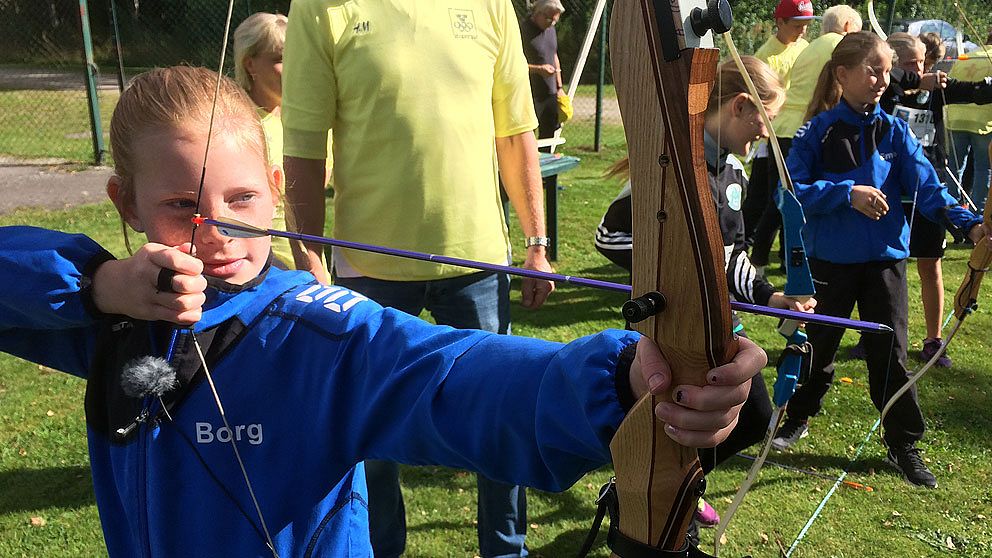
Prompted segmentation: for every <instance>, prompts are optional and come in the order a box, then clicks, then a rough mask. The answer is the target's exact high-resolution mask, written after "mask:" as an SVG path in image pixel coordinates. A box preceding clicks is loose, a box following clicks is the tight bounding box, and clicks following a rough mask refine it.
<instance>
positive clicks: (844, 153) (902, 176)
mask: <svg viewBox="0 0 992 558" xmlns="http://www.w3.org/2000/svg"><path fill="white" fill-rule="evenodd" d="M892 54H893V53H892V49H891V48H890V47H889V46H888V45H887V44H885V42H883V41H882V40H881V39H879V38H878V37H877V36H876V35H874V34H872V33H865V32H858V33H851V34H848V35H847V36H845V37H844V38H843V39H842V40H841V41H840V42H839V43H838V44H837V47H836V48H835V49H834V51H833V54H832V55H831V58H830V61H829V62H827V64H826V66H824V68H823V71H822V72H821V74H820V77H819V80H818V81H817V85H816V89H815V92H814V95H813V98H812V100H811V102H810V105H809V107H808V111H807V118H810V119H812V120H809V122H807V123H806V124H805V125H804V126H803V127H802V128H800V130H799V131H798V132H797V133H796V137H795V140H794V141H793V144H792V149H791V150H790V152H789V157H788V166H789V172H790V173H791V175H792V179H793V182H794V184H795V187H796V194H797V197H798V198H799V201H800V203H802V205H803V209H804V211H805V214H806V227H805V228H804V230H803V237H804V239H805V241H806V249H807V253H808V254H809V256H810V269H811V271H812V273H813V279H814V281H815V283H816V287H817V298H818V299H819V305H818V307H817V308H818V310H819V311H820V312H822V313H824V314H829V315H831V316H842V317H847V316H850V315H851V312H852V311H853V309H854V306H855V304H857V306H858V312H859V314H860V316H861V319H865V320H870V321H874V322H880V323H884V324H887V325H889V326H891V327H892V328H893V330H894V331H895V333H894V338H893V339H888V338H885V337H883V336H865V338H864V343H865V349H866V351H867V359H866V360H867V365H868V380H869V385H870V388H871V389H870V391H871V399H872V402H873V403H874V404H875V407H876V408H878V409H879V410H881V408H882V406H884V405H885V404H886V402H887V401H888V399H889V398H890V397H891V396H892V394H893V393H894V392H895V391H896V390H898V389H899V388H900V387H901V386H902V385H903V384H904V383H905V382H906V381H907V379H908V377H909V373H908V371H907V370H906V345H907V342H906V338H907V327H908V317H907V314H908V294H907V287H906V258H907V257H908V256H909V223H908V221H907V219H906V215H905V213H904V212H903V211H902V210H901V208H900V207H898V205H896V209H897V210H896V211H890V210H889V209H890V205H891V204H899V201H900V199H902V198H903V197H909V198H915V199H916V200H917V209H918V210H919V211H920V212H921V213H922V214H923V215H924V216H925V217H927V218H928V219H930V220H932V221H937V222H945V221H946V222H948V223H950V224H953V225H954V226H956V227H959V228H961V229H962V230H963V231H965V232H967V234H968V235H969V236H970V237H971V238H972V239H974V240H977V239H979V238H981V237H982V236H983V234H985V233H984V228H983V226H982V225H981V224H980V223H981V218H980V217H978V216H976V215H974V214H973V213H971V212H969V211H967V210H964V209H962V208H961V207H960V206H959V205H958V204H957V202H956V200H955V199H954V198H953V197H951V196H950V195H949V194H948V193H947V189H946V188H945V187H944V186H942V185H941V184H940V181H939V180H938V179H937V174H936V172H935V171H934V168H933V166H932V165H931V164H930V162H929V161H928V160H927V158H926V155H925V154H924V153H923V148H922V147H921V145H920V143H919V142H918V141H917V140H916V139H915V138H914V137H913V134H912V133H911V132H910V130H909V128H908V126H907V124H906V122H905V121H903V120H900V119H898V118H894V117H892V116H890V115H888V114H886V113H885V112H884V111H882V110H881V108H880V107H879V105H878V103H879V101H880V100H881V98H882V95H883V93H884V92H885V90H886V88H887V87H888V85H889V72H890V71H891V70H892ZM807 332H808V334H809V340H810V342H811V343H812V345H813V363H812V372H811V377H810V379H809V380H808V381H806V382H805V383H804V384H803V385H802V386H801V387H800V388H799V390H798V391H797V392H796V394H795V395H794V396H793V397H792V399H791V400H790V401H789V408H788V415H787V418H786V421H785V422H784V423H783V425H782V427H781V428H780V430H779V433H778V435H777V437H776V439H775V441H774V444H775V447H776V448H778V449H785V448H787V447H790V446H792V445H793V444H795V443H796V442H797V441H799V439H800V438H802V437H804V436H806V435H807V434H808V431H809V426H808V421H809V418H810V417H811V416H813V415H815V414H816V413H817V412H819V410H820V409H821V407H822V404H823V398H824V396H825V395H826V393H827V391H828V390H829V389H830V385H831V383H832V382H833V374H834V356H835V354H836V352H837V348H838V346H839V344H840V340H841V337H842V336H843V331H841V330H835V329H831V328H826V327H820V326H816V325H812V324H811V325H810V326H809V327H807ZM883 427H884V428H885V433H884V439H885V441H886V444H887V445H888V447H889V453H888V461H889V463H891V464H893V465H894V466H895V467H896V468H897V469H898V470H899V471H900V472H902V474H903V476H904V477H905V478H906V480H907V481H908V482H910V483H911V484H913V485H916V486H926V487H930V488H932V487H935V486H936V485H937V480H936V478H935V477H934V475H933V473H931V472H930V470H929V469H928V468H927V467H926V464H925V463H924V462H923V459H922V457H921V456H920V453H919V449H918V448H916V442H918V441H919V440H920V439H922V437H923V432H924V428H925V427H924V422H923V414H922V412H921V411H920V406H919V403H918V401H917V399H916V392H915V390H913V391H911V392H909V393H907V394H906V396H904V397H902V398H901V399H900V400H899V401H898V403H897V404H896V405H894V406H893V407H892V411H891V412H890V413H889V414H888V415H887V416H886V419H885V421H884V423H883Z"/></svg>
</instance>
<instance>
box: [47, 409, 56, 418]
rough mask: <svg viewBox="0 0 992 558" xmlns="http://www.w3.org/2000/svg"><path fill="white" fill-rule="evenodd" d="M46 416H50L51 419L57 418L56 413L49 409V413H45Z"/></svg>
mask: <svg viewBox="0 0 992 558" xmlns="http://www.w3.org/2000/svg"><path fill="white" fill-rule="evenodd" d="M45 414H46V415H48V416H50V417H54V416H55V411H53V410H51V409H49V410H48V412H47V413H45Z"/></svg>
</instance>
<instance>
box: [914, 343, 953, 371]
mask: <svg viewBox="0 0 992 558" xmlns="http://www.w3.org/2000/svg"><path fill="white" fill-rule="evenodd" d="M942 343H943V342H942V341H941V340H940V339H924V340H923V350H922V351H920V360H922V361H923V362H930V359H932V358H933V355H935V354H937V351H939V350H940V346H941V344H942ZM933 365H934V366H937V367H940V368H950V367H951V357H949V356H947V351H944V354H942V355H940V358H938V359H937V362H935V363H933Z"/></svg>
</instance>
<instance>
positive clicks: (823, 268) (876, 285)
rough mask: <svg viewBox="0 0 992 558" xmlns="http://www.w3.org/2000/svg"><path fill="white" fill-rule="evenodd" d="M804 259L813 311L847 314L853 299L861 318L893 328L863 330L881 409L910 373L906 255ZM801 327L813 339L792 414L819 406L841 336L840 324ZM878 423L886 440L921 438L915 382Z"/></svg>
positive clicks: (798, 416)
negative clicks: (845, 260) (855, 260)
mask: <svg viewBox="0 0 992 558" xmlns="http://www.w3.org/2000/svg"><path fill="white" fill-rule="evenodd" d="M809 265H810V271H812V273H813V281H814V283H815V285H816V299H817V301H818V303H817V305H816V312H817V314H826V315H830V316H842V317H849V316H850V315H851V312H852V311H853V310H854V305H855V304H857V305H858V312H859V313H860V316H861V319H862V320H868V321H871V322H879V323H883V324H886V325H888V326H890V327H892V329H893V331H894V333H893V334H892V335H883V334H872V335H864V336H863V339H864V342H865V351H866V352H867V353H868V358H867V359H866V360H867V364H868V385H869V391H870V393H871V401H872V403H874V405H875V408H876V409H878V410H879V411H881V409H882V407H884V406H885V404H886V402H888V400H889V398H890V397H892V394H893V393H895V392H896V391H897V390H898V389H899V388H901V387H902V386H903V385H904V384H905V383H906V381H907V380H908V379H909V375H910V374H909V371H908V370H906V346H907V339H906V338H907V336H908V325H909V321H908V314H909V303H908V291H907V287H906V260H900V261H897V262H892V261H889V262H868V263H863V264H836V263H831V262H826V261H823V260H815V259H810V261H809ZM806 332H807V333H808V334H809V341H810V343H811V344H812V345H813V365H812V370H811V372H810V378H809V380H807V381H806V383H804V384H803V385H802V386H801V387H800V388H799V389H798V390H797V391H796V394H795V395H793V396H792V399H791V400H790V401H789V407H788V415H789V418H791V419H797V420H805V419H808V418H809V417H811V416H813V415H815V414H817V413H818V412H819V411H820V409H821V408H822V407H823V398H824V397H825V396H826V394H827V391H829V390H830V384H832V383H833V380H834V356H836V354H837V348H838V347H839V346H840V340H841V337H843V336H844V330H843V329H840V328H834V327H826V326H821V325H816V324H809V325H808V326H807V327H806ZM882 426H883V427H884V429H885V434H884V438H885V442H886V443H887V444H888V445H898V444H912V443H915V442H917V441H918V440H920V439H921V438H923V432H924V430H925V429H926V426H925V424H924V422H923V412H922V411H921V410H920V404H919V401H918V399H917V397H916V387H915V386H914V387H913V388H912V389H910V390H909V392H907V393H906V394H905V395H903V396H902V397H901V398H900V399H899V401H898V402H897V403H896V404H895V405H893V406H892V410H891V411H889V414H888V415H887V416H886V417H885V422H884V423H883V424H882Z"/></svg>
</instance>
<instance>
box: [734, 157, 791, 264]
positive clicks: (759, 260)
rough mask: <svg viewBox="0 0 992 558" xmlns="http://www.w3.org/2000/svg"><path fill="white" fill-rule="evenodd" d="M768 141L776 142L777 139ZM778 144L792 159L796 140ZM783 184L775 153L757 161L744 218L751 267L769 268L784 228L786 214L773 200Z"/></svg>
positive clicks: (745, 201)
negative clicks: (774, 249) (779, 234)
mask: <svg viewBox="0 0 992 558" xmlns="http://www.w3.org/2000/svg"><path fill="white" fill-rule="evenodd" d="M768 141H774V138H770V139H769V140H768ZM778 144H779V146H780V147H781V148H782V155H783V156H788V155H789V149H790V148H791V147H792V139H791V138H790V139H783V138H778ZM770 150H771V148H769V151H770ZM779 180H780V177H779V175H778V165H776V164H775V159H774V156H773V155H772V154H771V153H769V156H768V157H766V158H761V159H755V160H754V163H753V164H752V166H751V179H750V180H749V181H748V184H747V188H748V191H747V197H746V198H745V199H744V203H743V205H742V207H741V212H742V214H743V217H744V235H745V238H746V239H747V242H748V244H749V245H750V246H751V263H753V264H754V265H756V266H765V265H768V257H769V254H770V253H771V250H772V243H773V242H774V241H775V236H776V235H777V234H778V232H779V229H781V228H782V214H781V213H779V211H778V207H776V206H775V200H774V199H773V197H772V194H773V193H774V192H775V189H776V188H778V183H779Z"/></svg>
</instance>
